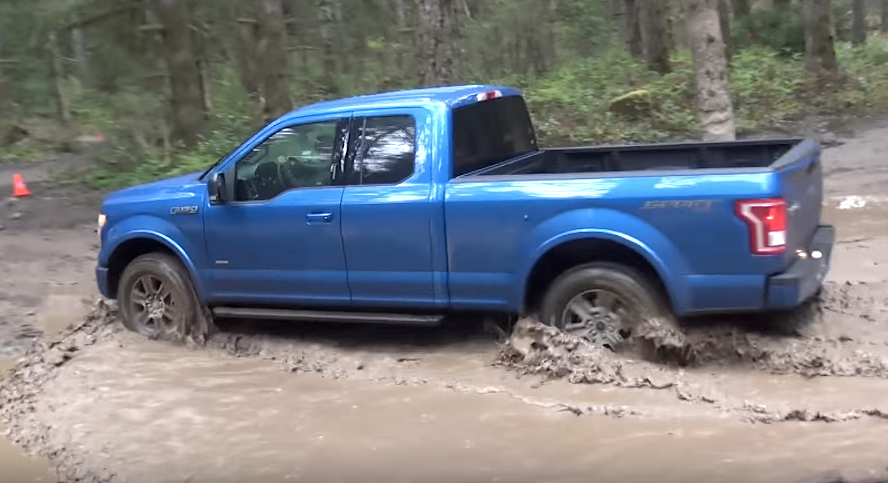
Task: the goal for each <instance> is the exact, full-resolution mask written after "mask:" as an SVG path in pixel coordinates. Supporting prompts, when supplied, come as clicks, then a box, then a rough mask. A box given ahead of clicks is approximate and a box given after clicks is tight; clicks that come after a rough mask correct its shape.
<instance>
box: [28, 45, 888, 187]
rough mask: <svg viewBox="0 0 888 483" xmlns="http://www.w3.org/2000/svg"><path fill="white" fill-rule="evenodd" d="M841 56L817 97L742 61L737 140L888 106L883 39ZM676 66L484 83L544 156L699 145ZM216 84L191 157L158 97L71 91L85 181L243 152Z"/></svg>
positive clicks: (168, 171)
mask: <svg viewBox="0 0 888 483" xmlns="http://www.w3.org/2000/svg"><path fill="white" fill-rule="evenodd" d="M838 55H839V61H840V64H841V65H842V67H843V69H844V71H845V74H846V76H845V77H846V79H847V82H845V84H844V85H843V86H841V87H840V88H839V89H838V90H836V91H834V92H827V93H814V92H813V91H810V90H809V89H808V84H809V83H808V82H807V76H806V73H805V69H804V59H803V58H802V56H801V55H800V54H797V53H796V54H794V53H791V52H790V51H789V50H787V49H785V48H783V49H781V48H773V47H767V46H761V45H754V46H750V47H747V48H745V49H742V50H740V51H738V52H737V54H736V55H735V56H734V59H733V62H732V66H731V74H730V75H731V88H732V93H733V96H734V107H735V114H736V121H737V126H738V131H739V132H740V133H741V134H742V133H752V132H757V131H762V130H765V129H767V128H768V127H769V126H772V125H774V124H776V123H778V122H780V121H786V120H792V119H795V118H797V117H799V116H802V115H804V114H806V113H814V112H822V111H827V112H831V113H835V112H836V111H847V110H853V111H854V112H864V111H867V110H873V109H884V108H886V107H888V51H886V49H885V40H884V39H878V38H874V39H873V40H872V42H870V43H869V44H867V45H864V46H861V47H856V48H844V47H839V48H838ZM671 60H672V71H671V72H670V73H668V74H666V75H662V76H661V75H659V74H657V73H654V72H652V71H650V70H648V69H647V68H646V67H645V65H644V64H643V63H642V62H639V61H638V60H636V59H633V58H631V57H630V56H629V55H628V54H626V53H625V52H624V51H623V50H622V49H619V48H617V49H613V50H612V51H607V52H604V53H602V54H601V55H598V56H596V57H595V58H593V59H585V60H581V61H574V62H570V63H566V64H564V65H562V66H560V67H558V68H556V69H555V70H553V71H552V72H550V73H548V74H546V75H544V76H542V77H536V78H534V77H531V76H527V75H524V74H514V75H511V76H508V77H506V78H501V79H487V80H486V82H491V83H500V84H507V85H515V86H518V87H521V88H522V89H524V91H525V95H526V99H527V102H528V106H529V108H530V110H531V114H532V116H533V119H534V122H535V124H536V126H537V129H538V134H539V137H540V140H541V142H542V143H543V145H548V146H553V145H565V144H614V143H632V142H656V141H664V140H670V139H694V138H697V137H698V136H699V126H698V122H697V119H696V117H695V114H694V111H695V109H694V95H695V87H694V71H693V62H692V59H691V57H690V55H689V53H688V52H679V53H678V54H676V55H675V56H674V57H673V58H672V59H671ZM211 78H212V79H214V81H213V84H212V85H211V90H210V92H211V93H212V94H213V99H212V102H213V114H212V116H211V119H210V120H209V129H208V132H207V134H206V135H205V136H204V138H203V139H202V140H201V141H200V142H199V143H198V145H197V146H195V147H194V148H192V149H188V150H185V149H180V148H177V147H176V146H170V145H169V144H168V143H166V142H165V141H164V140H165V131H166V128H165V123H164V121H163V119H164V112H165V102H164V100H163V98H162V97H161V96H159V95H155V94H150V93H145V92H144V91H139V90H136V89H121V90H119V91H118V92H117V93H116V94H114V95H107V94H105V95H97V94H95V93H90V92H88V91H84V90H81V89H78V88H76V86H74V87H72V92H73V94H72V112H73V115H74V117H75V124H76V125H77V126H79V127H80V129H81V130H82V131H87V132H89V133H94V132H102V133H103V134H105V136H106V138H107V139H108V140H109V142H108V143H106V145H105V146H104V147H102V148H101V150H100V151H99V152H97V153H96V158H97V161H98V163H97V168H96V169H94V170H91V171H90V172H89V173H88V175H87V181H89V183H90V184H91V185H92V186H95V187H97V188H103V189H107V188H113V187H118V186H122V185H128V184H133V183H138V182H144V181H148V180H152V179H156V178H160V177H164V176H170V175H176V174H182V173H188V172H194V171H199V170H203V169H205V168H206V167H208V166H209V165H211V164H212V163H214V162H215V161H216V160H217V159H218V158H219V157H220V156H222V155H224V154H225V153H227V152H228V151H229V150H231V149H232V148H234V147H236V146H237V144H238V143H240V142H241V141H242V140H243V139H245V138H246V137H247V136H248V135H249V134H250V133H251V132H252V131H253V130H255V129H256V128H257V127H258V124H257V123H256V119H258V113H257V112H256V107H255V105H254V104H253V103H251V102H250V101H249V100H248V99H247V97H246V96H245V94H244V93H243V91H242V89H241V88H240V85H239V83H238V82H237V77H236V75H235V73H234V72H233V71H232V70H230V69H224V70H221V71H220V72H214V75H213V76H212V77H211ZM310 82H312V81H311V80H303V79H299V78H297V80H296V84H297V87H294V90H296V92H294V98H295V99H297V101H299V102H301V103H308V102H313V101H316V100H319V97H318V93H317V92H316V91H315V90H312V89H306V90H299V89H300V88H301V87H304V86H305V85H308V84H309V83H310ZM400 87H409V86H400ZM368 90H369V89H368ZM349 94H351V92H349ZM628 104H631V106H629V105H628ZM28 155H29V156H32V155H33V153H30V152H29V153H28Z"/></svg>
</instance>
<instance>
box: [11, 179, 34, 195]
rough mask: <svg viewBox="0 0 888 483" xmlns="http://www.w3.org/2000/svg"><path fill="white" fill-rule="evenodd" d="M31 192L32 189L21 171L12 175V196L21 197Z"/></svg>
mask: <svg viewBox="0 0 888 483" xmlns="http://www.w3.org/2000/svg"><path fill="white" fill-rule="evenodd" d="M30 194H31V191H30V190H29V189H28V186H27V185H26V184H25V179H24V178H22V175H21V174H19V173H15V174H14V175H12V196H15V197H16V198H21V197H23V196H28V195H30Z"/></svg>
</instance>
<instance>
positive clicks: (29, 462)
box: [0, 358, 56, 483]
mask: <svg viewBox="0 0 888 483" xmlns="http://www.w3.org/2000/svg"><path fill="white" fill-rule="evenodd" d="M13 364H15V359H8V358H0V379H2V377H3V376H2V374H3V373H4V372H5V371H6V370H7V369H8V368H10V367H12V366H13ZM5 432H6V428H4V427H3V425H2V424H0V468H2V469H0V483H18V482H22V483H37V482H40V483H52V482H55V481H56V478H55V476H54V475H53V473H52V471H51V470H50V469H49V468H50V465H49V462H48V461H47V460H45V459H43V458H31V457H28V456H26V455H25V454H24V453H23V452H22V449H21V448H19V447H18V446H15V445H14V444H12V443H10V442H9V441H7V440H6V438H4V437H2V435H3V434H5Z"/></svg>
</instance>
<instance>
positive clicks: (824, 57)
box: [802, 0, 839, 87]
mask: <svg viewBox="0 0 888 483" xmlns="http://www.w3.org/2000/svg"><path fill="white" fill-rule="evenodd" d="M831 6H832V5H831V3H830V0H805V1H804V2H803V3H802V16H803V20H804V24H805V67H806V69H807V70H808V73H810V74H811V75H812V76H814V78H815V79H816V80H817V82H818V84H819V85H820V86H821V87H822V86H825V85H827V84H830V83H833V82H836V81H838V78H839V61H838V60H837V59H836V49H835V41H834V39H833V33H832V15H831Z"/></svg>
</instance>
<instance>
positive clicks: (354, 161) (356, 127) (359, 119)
mask: <svg viewBox="0 0 888 483" xmlns="http://www.w3.org/2000/svg"><path fill="white" fill-rule="evenodd" d="M385 117H409V118H410V119H411V120H412V121H413V167H412V169H411V171H410V174H409V175H407V176H406V177H404V178H402V179H401V180H399V181H397V182H393V183H369V184H365V183H363V182H361V183H351V182H349V181H348V179H349V178H350V177H351V175H352V173H354V172H355V166H357V165H359V163H363V162H364V156H363V155H361V156H360V159H358V151H359V150H361V148H362V147H363V140H364V138H363V136H361V135H360V133H361V131H360V130H361V127H363V126H365V125H366V123H367V120H368V119H371V118H372V119H375V118H385ZM417 125H418V122H417V120H416V116H414V115H413V114H410V113H397V114H376V115H360V116H355V117H352V119H351V122H350V123H349V132H350V133H351V134H350V136H349V140H348V148H347V150H346V153H345V158H344V165H345V169H344V170H343V174H342V176H343V186H345V187H347V188H348V187H358V186H398V185H400V184H403V183H404V182H406V181H407V180H409V179H410V178H412V177H414V176H416V175H417V171H416V145H417V139H418V136H417V133H416V130H417Z"/></svg>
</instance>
